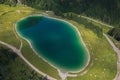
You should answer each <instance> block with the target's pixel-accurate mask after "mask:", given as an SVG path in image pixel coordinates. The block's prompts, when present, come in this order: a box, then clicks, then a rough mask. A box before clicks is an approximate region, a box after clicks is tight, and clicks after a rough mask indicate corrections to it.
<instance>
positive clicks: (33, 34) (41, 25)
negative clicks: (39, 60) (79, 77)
mask: <svg viewBox="0 0 120 80" xmlns="http://www.w3.org/2000/svg"><path fill="white" fill-rule="evenodd" d="M17 32H18V33H19V34H20V35H21V36H22V37H24V38H25V39H27V40H29V41H30V43H31V44H32V47H33V48H34V50H35V51H36V52H37V53H38V54H39V55H40V56H42V57H43V58H44V59H46V60H47V61H48V62H49V63H51V64H52V65H54V66H55V67H57V68H59V69H62V70H64V71H78V70H80V69H82V68H84V67H85V65H86V64H87V62H88V53H87V51H86V49H85V47H84V46H83V43H82V41H81V39H80V36H79V34H78V33H77V31H76V30H75V29H74V28H73V26H72V25H70V24H68V23H67V22H64V21H61V20H56V19H53V18H48V17H45V16H30V17H27V18H25V19H23V20H21V21H19V22H18V23H17Z"/></svg>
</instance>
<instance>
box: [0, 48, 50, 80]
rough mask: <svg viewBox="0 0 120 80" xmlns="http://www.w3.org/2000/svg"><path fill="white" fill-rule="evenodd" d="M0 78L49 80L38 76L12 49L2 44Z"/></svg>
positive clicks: (2, 79)
mask: <svg viewBox="0 0 120 80" xmlns="http://www.w3.org/2000/svg"><path fill="white" fill-rule="evenodd" d="M0 80H48V79H47V77H43V76H38V75H37V73H36V72H35V71H34V70H32V69H31V68H29V67H28V66H27V65H26V64H25V63H24V62H23V61H22V60H21V59H20V58H19V57H18V56H17V55H16V54H15V53H14V52H12V50H10V49H8V48H6V47H1V46H0Z"/></svg>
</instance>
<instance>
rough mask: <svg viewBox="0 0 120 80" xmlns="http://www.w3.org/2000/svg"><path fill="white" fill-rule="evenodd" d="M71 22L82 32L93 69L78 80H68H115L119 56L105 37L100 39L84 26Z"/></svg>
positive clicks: (75, 79) (71, 79) (76, 79)
mask: <svg viewBox="0 0 120 80" xmlns="http://www.w3.org/2000/svg"><path fill="white" fill-rule="evenodd" d="M70 22H71V23H72V24H74V25H75V26H77V28H78V29H79V31H80V32H81V35H82V38H83V40H84V42H85V44H86V46H87V47H88V49H89V51H90V55H91V63H90V64H92V67H91V68H90V69H89V70H88V72H87V73H86V74H85V75H83V76H78V77H76V78H70V77H69V78H68V80H113V79H114V77H115V75H116V72H117V64H116V63H117V56H116V53H115V52H114V51H113V49H112V47H111V46H110V44H109V43H108V42H107V40H106V39H105V37H103V38H98V37H97V35H96V34H95V33H93V32H92V31H91V30H89V29H87V28H85V27H84V25H81V24H78V23H76V22H74V21H70ZM111 71H112V72H111Z"/></svg>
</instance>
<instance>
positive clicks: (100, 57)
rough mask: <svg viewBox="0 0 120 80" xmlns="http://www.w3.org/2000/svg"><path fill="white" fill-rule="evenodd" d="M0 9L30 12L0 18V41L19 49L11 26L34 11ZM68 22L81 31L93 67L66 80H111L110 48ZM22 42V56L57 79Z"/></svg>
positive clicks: (112, 58)
mask: <svg viewBox="0 0 120 80" xmlns="http://www.w3.org/2000/svg"><path fill="white" fill-rule="evenodd" d="M0 8H1V10H0V14H2V13H3V12H6V11H10V10H27V11H30V12H21V13H18V12H16V11H13V12H8V13H6V14H4V15H1V16H0V40H2V41H4V42H7V43H9V44H12V45H14V46H16V47H19V45H20V41H19V40H18V39H17V38H16V37H15V34H14V32H13V27H14V26H13V24H14V23H15V22H16V21H18V20H19V19H20V18H23V17H25V16H28V15H30V14H32V13H33V12H34V10H33V9H31V8H28V7H8V6H4V5H0ZM70 22H71V23H73V24H74V25H76V26H77V27H78V28H79V30H80V31H81V34H82V37H83V39H84V41H85V43H86V45H87V47H88V49H89V51H90V54H91V57H92V59H91V60H92V63H93V65H92V67H91V68H90V70H89V71H88V73H87V74H85V75H83V76H79V77H76V78H68V80H79V79H81V80H112V79H113V78H114V77H115V74H116V62H117V59H116V54H115V52H114V51H113V49H112V47H111V46H110V45H109V43H108V42H107V41H106V39H105V38H102V39H101V38H98V37H97V35H96V34H95V33H93V32H92V31H90V30H89V29H86V28H84V27H83V26H84V25H80V24H77V23H75V22H73V21H70ZM95 24H96V23H95ZM96 25H100V24H96ZM107 30H108V28H107V29H105V28H104V32H106V31H107ZM22 41H23V43H24V45H23V48H22V52H23V55H24V56H25V57H26V58H27V59H28V60H29V61H30V62H31V63H32V64H34V65H35V66H36V67H37V68H39V69H40V70H41V71H43V72H45V73H47V74H48V75H51V76H53V77H55V78H57V79H59V77H58V74H57V71H56V69H54V68H52V67H51V66H50V65H48V64H47V63H46V62H44V61H43V60H42V59H41V58H39V57H38V56H37V55H35V54H34V52H33V51H32V50H31V48H30V46H29V44H28V43H27V42H26V41H24V40H22ZM111 70H112V73H111ZM95 75H96V77H95Z"/></svg>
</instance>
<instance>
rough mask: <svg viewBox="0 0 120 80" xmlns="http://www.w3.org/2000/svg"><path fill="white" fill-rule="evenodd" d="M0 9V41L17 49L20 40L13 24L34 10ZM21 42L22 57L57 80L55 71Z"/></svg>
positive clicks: (3, 7)
mask: <svg viewBox="0 0 120 80" xmlns="http://www.w3.org/2000/svg"><path fill="white" fill-rule="evenodd" d="M0 8H1V10H0V14H1V15H0V40H1V41H4V42H6V43H8V44H11V45H13V46H15V47H17V48H19V47H20V40H19V39H21V38H20V37H19V38H17V37H16V36H15V30H14V27H15V24H16V22H17V21H18V20H20V19H21V18H24V17H27V16H29V15H32V14H33V13H34V12H35V10H34V9H32V8H29V7H22V6H18V7H9V6H6V5H0ZM22 42H23V47H22V53H23V55H24V57H25V58H26V59H27V60H28V61H30V62H31V63H32V64H33V65H34V66H35V67H37V68H38V69H40V70H41V71H42V72H44V73H46V74H48V75H50V76H52V77H55V78H57V79H58V80H59V76H58V73H57V70H56V69H54V68H53V67H51V66H50V65H49V64H48V63H46V62H45V61H43V60H42V59H41V58H40V57H38V56H37V55H36V54H35V53H34V52H33V50H32V49H31V48H30V46H29V44H28V43H27V42H26V41H25V40H22Z"/></svg>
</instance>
